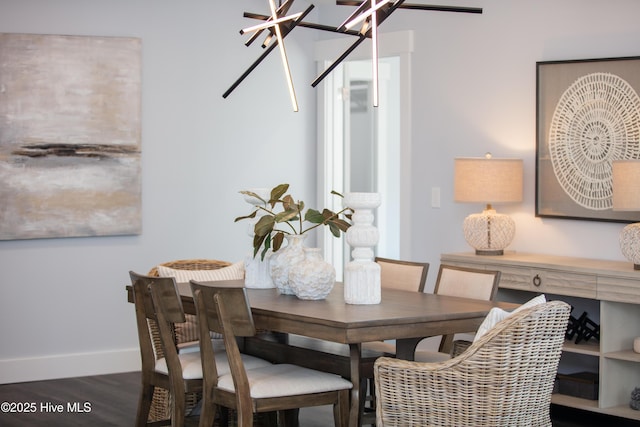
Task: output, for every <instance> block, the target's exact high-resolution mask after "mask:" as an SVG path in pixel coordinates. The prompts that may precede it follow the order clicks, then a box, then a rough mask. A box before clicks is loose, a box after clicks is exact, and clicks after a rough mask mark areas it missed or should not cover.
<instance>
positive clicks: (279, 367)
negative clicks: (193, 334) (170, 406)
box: [191, 280, 352, 427]
mask: <svg viewBox="0 0 640 427" xmlns="http://www.w3.org/2000/svg"><path fill="white" fill-rule="evenodd" d="M191 288H192V291H193V298H194V301H195V305H196V313H197V316H198V325H199V331H200V338H201V353H202V370H203V374H204V375H203V376H204V389H203V401H202V412H201V414H200V427H210V426H212V425H213V419H214V415H215V412H216V408H217V407H218V406H222V407H226V408H231V409H234V410H235V411H236V413H237V417H238V419H237V424H238V426H239V427H252V426H253V417H254V413H255V414H257V413H264V412H273V411H277V412H278V416H279V417H280V418H282V421H283V422H284V424H287V423H295V420H296V419H297V411H298V409H299V408H303V407H309V406H321V405H333V412H334V422H335V425H336V426H342V427H346V425H347V423H348V418H349V390H350V389H351V387H352V385H351V382H350V381H348V380H346V379H344V378H342V377H340V376H338V375H335V374H329V373H325V372H320V371H316V370H313V369H308V368H304V367H301V366H298V365H293V364H273V365H271V366H267V367H261V368H253V369H251V368H249V367H247V366H246V364H245V363H244V362H243V361H242V359H241V358H240V350H239V348H238V341H237V339H242V338H246V337H253V336H255V335H256V327H255V324H254V321H253V315H252V313H251V307H250V306H249V300H248V297H247V292H246V289H245V288H238V287H215V286H208V285H203V284H202V283H198V282H196V281H193V280H192V281H191ZM212 331H213V332H218V333H222V335H223V337H224V343H225V347H226V351H227V357H228V360H229V364H230V369H231V372H230V373H223V372H221V371H220V368H219V366H218V364H217V361H216V357H215V356H216V355H215V353H216V350H215V349H214V348H213V346H212V345H208V344H204V343H203V341H204V342H209V340H207V337H208V336H209V334H210V332H212Z"/></svg>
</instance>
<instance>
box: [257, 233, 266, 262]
mask: <svg viewBox="0 0 640 427" xmlns="http://www.w3.org/2000/svg"><path fill="white" fill-rule="evenodd" d="M267 236H269V234H267V235H265V236H258V235H257V234H255V235H254V236H253V257H254V258H255V256H256V255H257V253H258V250H259V249H260V246H262V243H263V242H264V240H265V239H266V237H267Z"/></svg>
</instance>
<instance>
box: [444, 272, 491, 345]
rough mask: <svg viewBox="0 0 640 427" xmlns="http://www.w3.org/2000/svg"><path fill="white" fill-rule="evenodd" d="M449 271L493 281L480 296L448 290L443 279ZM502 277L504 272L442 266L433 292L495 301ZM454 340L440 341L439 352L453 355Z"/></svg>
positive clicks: (449, 338)
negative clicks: (487, 278) (485, 277)
mask: <svg viewBox="0 0 640 427" xmlns="http://www.w3.org/2000/svg"><path fill="white" fill-rule="evenodd" d="M447 271H453V272H457V273H462V274H465V275H469V277H472V276H479V275H481V276H490V277H492V278H493V280H492V281H491V282H488V284H489V287H488V288H487V289H483V291H482V292H480V295H479V294H478V293H468V292H466V291H458V290H457V289H449V288H446V286H447V284H445V281H444V280H443V277H444V276H445V274H446V272H447ZM501 276H502V272H500V271H498V270H483V269H479V268H469V267H459V266H455V265H448V264H440V267H439V269H438V277H437V278H436V285H435V288H434V290H433V293H434V294H437V295H450V296H463V297H466V298H475V297H478V298H477V299H486V300H488V301H493V299H494V298H495V296H496V294H497V293H498V286H499V284H500V277H501ZM466 284H467V283H464V282H463V283H462V285H463V286H464V285H466ZM456 286H459V285H458V284H456ZM453 340H454V335H444V336H443V337H442V339H441V341H440V346H439V348H438V351H439V352H441V353H447V354H449V353H451V348H452V345H453Z"/></svg>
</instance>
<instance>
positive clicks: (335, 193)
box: [331, 190, 344, 199]
mask: <svg viewBox="0 0 640 427" xmlns="http://www.w3.org/2000/svg"><path fill="white" fill-rule="evenodd" d="M331 194H333V195H335V196H340V197H342V198H343V199H344V196H343V195H342V194H340V193H338V192H337V191H335V190H331Z"/></svg>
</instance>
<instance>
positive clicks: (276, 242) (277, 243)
mask: <svg viewBox="0 0 640 427" xmlns="http://www.w3.org/2000/svg"><path fill="white" fill-rule="evenodd" d="M283 240H284V233H283V232H282V231H279V232H277V233H276V235H275V236H274V237H273V252H276V251H277V250H278V249H280V247H282V241H283Z"/></svg>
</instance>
